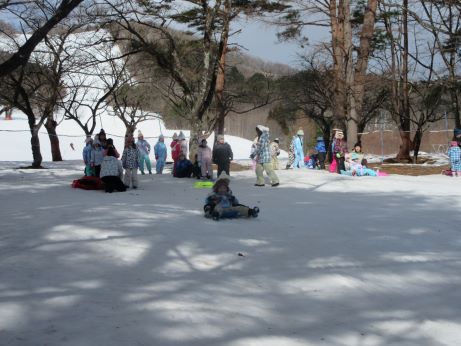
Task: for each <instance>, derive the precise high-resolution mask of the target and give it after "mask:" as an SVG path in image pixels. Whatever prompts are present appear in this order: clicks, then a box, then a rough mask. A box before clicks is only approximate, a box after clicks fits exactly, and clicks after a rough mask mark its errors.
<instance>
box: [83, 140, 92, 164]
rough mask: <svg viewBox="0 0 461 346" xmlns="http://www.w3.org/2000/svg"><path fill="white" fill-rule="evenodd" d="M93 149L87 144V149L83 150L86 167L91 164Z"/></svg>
mask: <svg viewBox="0 0 461 346" xmlns="http://www.w3.org/2000/svg"><path fill="white" fill-rule="evenodd" d="M91 149H92V146H91V144H87V145H86V146H85V148H83V162H85V164H86V165H89V164H90V162H91Z"/></svg>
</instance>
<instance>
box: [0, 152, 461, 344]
mask: <svg viewBox="0 0 461 346" xmlns="http://www.w3.org/2000/svg"><path fill="white" fill-rule="evenodd" d="M26 163H30V162H25V163H24V164H26ZM20 165H21V163H19V162H1V163H0V199H1V201H2V203H1V211H0V344H1V345H14V346H16V345H17V346H24V345H27V346H28V345H33V346H35V345H50V346H58V345H59V346H61V345H63V346H93V345H94V346H112V345H121V346H122V345H123V346H124V345H149V346H152V345H156V346H170V345H175V346H311V345H333V346H346V345H350V346H359V345H360V346H368V345H369V346H391V345H395V346H406V345H411V346H442V345H450V346H455V345H459V344H460V340H461V303H460V302H461V290H460V289H459V288H460V285H461V234H460V217H459V215H460V214H459V210H460V208H461V198H460V195H461V178H448V177H443V176H439V175H437V176H420V177H409V176H397V175H393V176H389V177H382V178H372V177H362V178H353V177H343V176H338V175H334V174H328V173H326V172H321V171H311V170H299V171H285V170H284V171H279V172H278V174H279V177H280V181H281V185H280V186H279V187H277V188H271V187H265V188H257V187H254V186H253V183H254V182H255V177H254V174H253V172H251V171H243V172H238V173H234V174H232V182H231V187H232V189H233V191H234V193H235V194H236V196H237V197H238V198H239V200H240V201H241V202H242V203H245V204H249V205H251V206H254V205H257V206H259V207H260V209H261V213H260V216H259V217H258V218H257V219H249V220H246V219H238V220H222V221H219V222H215V221H213V220H209V219H205V218H204V217H203V216H202V211H201V208H202V204H203V200H204V198H205V196H206V194H207V193H208V191H207V190H204V189H194V188H193V187H192V184H193V182H194V180H192V179H174V178H172V177H171V176H170V175H162V176H157V175H153V176H147V175H146V176H141V177H140V189H138V190H135V191H133V190H129V191H128V192H126V193H113V194H106V193H104V192H99V191H83V190H77V189H72V188H71V187H70V183H71V182H72V180H73V179H76V178H78V177H80V176H81V171H82V166H81V164H80V163H79V162H76V161H73V162H72V161H70V162H69V161H68V162H63V163H59V164H50V163H46V164H45V165H46V166H47V167H52V168H50V169H47V170H38V171H32V170H20V169H19V170H18V169H13V168H14V167H18V166H20ZM239 254H241V255H239Z"/></svg>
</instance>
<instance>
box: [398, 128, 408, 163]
mask: <svg viewBox="0 0 461 346" xmlns="http://www.w3.org/2000/svg"><path fill="white" fill-rule="evenodd" d="M399 132H400V140H401V141H402V143H401V144H400V149H399V153H398V154H397V160H398V161H405V162H411V157H410V150H411V138H410V132H408V131H402V129H400V131H399Z"/></svg>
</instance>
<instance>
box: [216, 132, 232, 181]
mask: <svg viewBox="0 0 461 346" xmlns="http://www.w3.org/2000/svg"><path fill="white" fill-rule="evenodd" d="M217 140H218V142H217V143H216V144H215V146H214V148H213V163H215V164H216V165H218V174H217V176H218V177H219V176H220V175H221V172H223V171H224V172H226V174H227V175H230V174H229V168H230V162H231V161H232V160H233V159H234V154H233V153H232V148H231V146H230V145H229V143H226V142H224V136H223V135H218V137H217Z"/></svg>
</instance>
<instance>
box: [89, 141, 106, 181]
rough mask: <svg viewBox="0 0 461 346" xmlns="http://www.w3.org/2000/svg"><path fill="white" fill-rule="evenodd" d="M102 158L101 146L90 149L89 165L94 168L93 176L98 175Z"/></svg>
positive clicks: (102, 150)
mask: <svg viewBox="0 0 461 346" xmlns="http://www.w3.org/2000/svg"><path fill="white" fill-rule="evenodd" d="M103 159H104V149H103V148H102V147H99V148H97V147H94V148H93V149H92V150H91V159H90V164H91V167H93V168H94V175H95V177H99V176H100V172H101V164H102V160H103Z"/></svg>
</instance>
